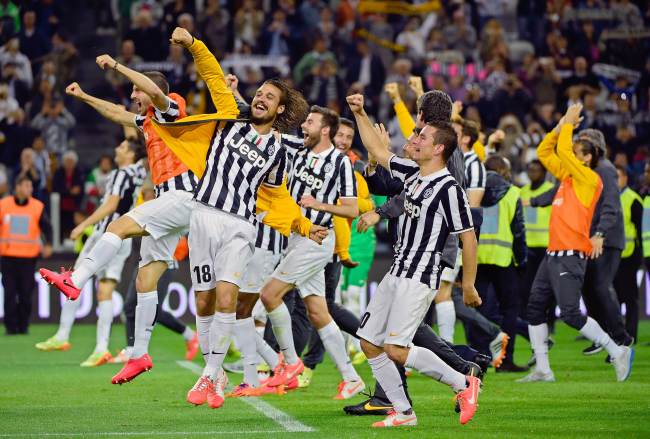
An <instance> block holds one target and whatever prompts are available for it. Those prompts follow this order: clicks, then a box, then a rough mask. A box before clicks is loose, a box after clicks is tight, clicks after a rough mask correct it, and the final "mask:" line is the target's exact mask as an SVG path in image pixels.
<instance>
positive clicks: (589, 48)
mask: <svg viewBox="0 0 650 439" xmlns="http://www.w3.org/2000/svg"><path fill="white" fill-rule="evenodd" d="M580 26H581V32H579V33H578V34H577V35H576V36H575V38H574V41H573V44H572V46H573V50H574V51H575V53H576V54H579V55H582V56H584V57H585V58H587V59H588V60H589V62H590V63H592V64H593V63H596V62H598V61H599V60H600V47H599V44H598V35H597V34H596V27H595V26H594V23H593V21H591V20H585V21H583V22H582V24H581V25H580Z"/></svg>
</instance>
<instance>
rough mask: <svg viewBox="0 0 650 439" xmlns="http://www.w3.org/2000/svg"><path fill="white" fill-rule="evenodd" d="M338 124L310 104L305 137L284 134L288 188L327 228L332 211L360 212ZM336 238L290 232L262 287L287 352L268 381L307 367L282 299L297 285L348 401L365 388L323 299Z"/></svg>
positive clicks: (272, 382)
mask: <svg viewBox="0 0 650 439" xmlns="http://www.w3.org/2000/svg"><path fill="white" fill-rule="evenodd" d="M338 124H339V116H338V115H337V114H336V113H335V112H333V111H331V110H328V109H326V108H322V107H318V106H312V107H311V111H310V113H309V115H308V116H307V119H306V120H305V121H304V123H303V124H302V126H301V127H302V132H303V135H304V138H303V139H299V138H297V137H294V136H286V135H283V136H282V137H283V145H285V147H286V148H287V150H288V155H289V161H290V167H291V172H290V174H289V192H290V193H291V195H292V197H293V198H294V200H296V201H298V202H299V204H300V205H301V206H302V208H303V211H304V215H305V216H306V217H307V218H309V219H310V220H311V221H312V222H313V223H314V224H318V225H320V226H323V227H326V228H331V227H332V216H333V215H337V216H339V217H344V218H355V217H356V216H357V215H358V213H359V208H358V205H357V187H356V180H355V177H354V172H353V169H352V164H351V163H350V160H349V159H348V157H347V156H346V155H345V154H343V153H342V152H341V151H339V150H338V149H336V148H335V147H334V146H333V145H332V141H333V139H334V135H335V134H336V131H337V129H338ZM337 202H340V204H337ZM334 240H335V237H334V235H333V234H330V235H329V236H328V237H327V238H325V239H324V240H323V243H322V245H321V246H318V245H315V244H314V243H313V242H311V241H309V240H307V239H305V238H304V237H301V236H299V235H297V234H292V235H291V236H290V237H289V244H288V247H287V250H286V254H285V255H284V257H283V258H282V260H281V261H280V265H279V266H278V267H277V268H276V270H275V271H274V272H273V275H272V277H271V279H270V280H269V281H268V282H267V283H266V284H265V285H264V287H263V288H262V303H264V306H265V308H266V310H267V312H268V315H269V320H270V321H271V324H272V326H273V332H274V334H275V337H276V339H277V341H278V344H279V346H280V350H281V352H282V354H283V355H284V361H283V362H282V363H281V364H279V365H278V367H276V368H275V370H274V376H273V378H272V379H271V380H270V381H269V383H268V385H269V386H270V387H275V386H279V385H284V384H285V383H287V382H288V381H289V380H291V379H292V378H294V377H296V376H297V375H299V374H300V373H301V372H302V371H303V370H304V364H303V362H302V360H301V359H300V358H299V357H298V354H297V352H296V349H295V346H294V342H293V337H292V330H291V316H290V314H289V311H288V309H287V307H286V305H285V304H284V302H283V301H282V298H283V297H284V295H285V294H287V293H288V292H289V291H291V290H292V289H293V288H294V287H296V288H298V290H299V292H300V296H301V297H302V299H303V301H304V303H305V306H306V308H307V315H308V317H309V319H310V321H311V323H312V324H313V325H314V327H315V328H316V330H317V331H318V335H319V337H320V339H321V341H322V343H323V346H324V347H325V350H326V351H327V352H328V353H329V354H330V356H331V357H332V359H333V360H334V363H335V364H336V367H337V369H338V370H339V372H340V373H341V375H342V376H343V381H342V382H341V383H340V384H339V388H338V394H337V395H336V398H337V399H348V398H351V397H352V396H354V395H356V394H357V393H359V392H361V391H363V390H364V389H365V384H364V383H363V381H362V380H361V378H360V377H359V375H358V374H357V372H356V371H355V370H354V367H353V366H352V364H351V362H350V360H349V358H348V353H347V349H346V347H345V340H344V338H343V334H342V333H341V330H340V329H339V327H338V325H337V324H336V323H335V322H334V320H333V319H332V316H331V315H330V312H329V310H328V306H327V302H326V298H325V293H326V291H325V290H326V285H325V267H326V265H327V264H328V263H329V262H330V261H331V259H332V255H333V253H334Z"/></svg>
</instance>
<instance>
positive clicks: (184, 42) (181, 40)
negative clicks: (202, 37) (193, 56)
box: [169, 27, 194, 48]
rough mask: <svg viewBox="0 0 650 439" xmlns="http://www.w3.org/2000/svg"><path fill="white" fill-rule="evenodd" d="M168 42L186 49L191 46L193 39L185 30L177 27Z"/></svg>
mask: <svg viewBox="0 0 650 439" xmlns="http://www.w3.org/2000/svg"><path fill="white" fill-rule="evenodd" d="M169 41H170V42H172V43H173V44H178V45H180V46H183V47H185V48H187V47H190V46H191V45H192V43H193V42H194V38H193V37H192V34H190V33H189V32H188V31H187V29H184V28H182V27H177V28H176V29H174V32H172V37H171V38H170V39H169Z"/></svg>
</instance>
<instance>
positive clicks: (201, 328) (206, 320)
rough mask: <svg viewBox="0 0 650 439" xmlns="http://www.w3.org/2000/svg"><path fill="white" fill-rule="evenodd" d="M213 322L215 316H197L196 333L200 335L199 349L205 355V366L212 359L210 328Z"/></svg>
mask: <svg viewBox="0 0 650 439" xmlns="http://www.w3.org/2000/svg"><path fill="white" fill-rule="evenodd" d="M212 320H214V314H212V315H210V316H200V315H198V314H197V316H196V332H197V334H198V335H199V348H200V349H201V354H202V355H203V360H204V361H205V364H206V365H207V364H208V358H210V327H211V326H212Z"/></svg>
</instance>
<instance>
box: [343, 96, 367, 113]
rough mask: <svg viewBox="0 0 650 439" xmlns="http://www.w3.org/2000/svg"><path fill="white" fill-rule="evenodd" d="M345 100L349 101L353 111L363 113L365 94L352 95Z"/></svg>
mask: <svg viewBox="0 0 650 439" xmlns="http://www.w3.org/2000/svg"><path fill="white" fill-rule="evenodd" d="M345 100H346V101H347V102H348V105H349V106H350V110H352V112H353V113H356V114H363V113H364V110H363V95H361V94H356V95H350V96H348V97H347V98H345Z"/></svg>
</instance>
